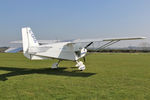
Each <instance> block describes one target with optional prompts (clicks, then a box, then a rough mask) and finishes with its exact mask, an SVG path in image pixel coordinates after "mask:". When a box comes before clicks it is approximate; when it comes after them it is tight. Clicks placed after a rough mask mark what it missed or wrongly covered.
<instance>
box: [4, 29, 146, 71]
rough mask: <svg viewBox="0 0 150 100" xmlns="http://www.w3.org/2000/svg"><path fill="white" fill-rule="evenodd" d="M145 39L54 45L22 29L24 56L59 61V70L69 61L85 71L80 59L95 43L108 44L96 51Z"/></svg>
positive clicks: (84, 41) (101, 40) (93, 40)
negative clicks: (124, 42) (65, 61)
mask: <svg viewBox="0 0 150 100" xmlns="http://www.w3.org/2000/svg"><path fill="white" fill-rule="evenodd" d="M137 39H145V37H134V38H116V39H81V40H73V41H63V42H61V41H57V42H56V41H53V42H52V43H45V42H44V43H43V44H42V43H39V42H38V41H37V40H36V38H35V36H34V33H33V32H32V30H31V28H30V27H25V28H22V42H21V43H22V44H23V48H22V49H23V54H24V56H25V57H27V58H28V59H31V60H42V59H50V58H51V59H58V62H57V63H54V64H53V65H52V68H58V65H59V63H60V61H62V60H69V61H76V63H77V64H76V65H75V66H76V67H78V69H79V70H85V65H84V64H83V62H82V61H80V58H84V57H85V56H86V53H87V48H88V47H89V46H90V45H92V44H93V43H94V42H98V41H99V42H103V41H105V42H107V43H105V44H104V45H102V46H100V47H97V49H96V50H100V49H103V48H105V47H108V46H110V45H112V44H114V43H117V42H119V41H121V40H137ZM77 43H87V44H86V45H85V46H81V47H79V46H76V44H77ZM20 50H21V48H17V49H9V50H6V52H12V51H15V52H17V51H20Z"/></svg>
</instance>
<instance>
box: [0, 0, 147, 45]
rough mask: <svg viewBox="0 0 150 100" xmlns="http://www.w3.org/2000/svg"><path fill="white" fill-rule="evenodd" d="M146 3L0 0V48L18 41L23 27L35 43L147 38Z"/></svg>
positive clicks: (130, 0) (127, 0)
mask: <svg viewBox="0 0 150 100" xmlns="http://www.w3.org/2000/svg"><path fill="white" fill-rule="evenodd" d="M149 4H150V0H1V1H0V46H7V45H9V44H8V43H9V41H14V40H21V28H22V27H26V26H28V27H31V28H32V31H33V32H34V33H35V35H36V38H37V39H39V40H44V39H46V40H50V39H58V40H65V39H79V38H80V39H82V38H112V37H113V38H114V37H136V36H145V37H149V38H150V6H149ZM146 41H147V42H149V40H148V39H147V40H146ZM121 43H122V44H124V45H125V44H126V45H127V44H130V45H134V44H136V45H139V43H138V44H137V42H136V41H134V42H132V43H131V42H130V43H128V42H124V43H123V42H121ZM122 44H120V45H122Z"/></svg>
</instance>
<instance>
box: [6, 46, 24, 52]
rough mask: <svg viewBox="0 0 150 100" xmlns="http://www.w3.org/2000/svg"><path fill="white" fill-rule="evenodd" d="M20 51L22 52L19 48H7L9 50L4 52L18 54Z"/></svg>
mask: <svg viewBox="0 0 150 100" xmlns="http://www.w3.org/2000/svg"><path fill="white" fill-rule="evenodd" d="M22 50H23V48H22V47H19V48H9V49H7V50H5V52H6V53H17V52H20V51H22Z"/></svg>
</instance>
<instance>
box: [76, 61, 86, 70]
mask: <svg viewBox="0 0 150 100" xmlns="http://www.w3.org/2000/svg"><path fill="white" fill-rule="evenodd" d="M76 62H77V64H76V67H78V69H79V70H80V71H83V70H85V65H84V64H83V62H82V61H76Z"/></svg>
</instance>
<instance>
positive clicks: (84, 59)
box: [83, 42, 93, 62]
mask: <svg viewBox="0 0 150 100" xmlns="http://www.w3.org/2000/svg"><path fill="white" fill-rule="evenodd" d="M91 44H93V42H90V43H89V44H87V45H86V46H85V47H84V48H85V49H87V48H88V47H89V46H90V45H91ZM83 61H84V62H86V58H85V56H84V57H83Z"/></svg>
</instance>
